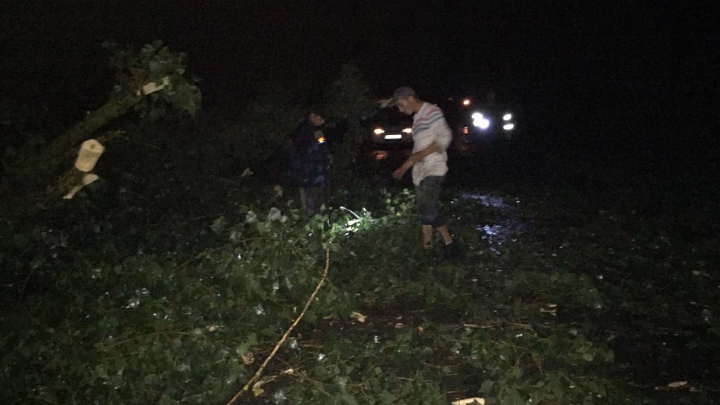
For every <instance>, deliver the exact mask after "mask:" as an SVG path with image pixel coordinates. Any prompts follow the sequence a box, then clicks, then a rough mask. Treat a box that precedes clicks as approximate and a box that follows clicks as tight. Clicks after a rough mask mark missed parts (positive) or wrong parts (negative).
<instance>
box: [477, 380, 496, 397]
mask: <svg viewBox="0 0 720 405" xmlns="http://www.w3.org/2000/svg"><path fill="white" fill-rule="evenodd" d="M494 385H495V382H494V381H492V380H485V381H483V383H482V385H481V386H480V392H482V393H483V394H489V393H490V391H492V388H493V386H494Z"/></svg>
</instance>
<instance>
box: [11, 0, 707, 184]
mask: <svg viewBox="0 0 720 405" xmlns="http://www.w3.org/2000/svg"><path fill="white" fill-rule="evenodd" d="M711 4H712V2H665V1H657V2H641V1H617V2H584V1H581V2H577V1H556V2H550V1H524V0H515V1H511V0H506V1H499V0H498V1H452V0H450V1H424V2H414V1H378V0H370V1H364V2H358V1H342V0H339V1H317V2H290V1H277V0H276V1H273V0H262V1H243V2H240V1H229V0H222V1H221V0H209V1H202V2H197V1H168V0H157V1H78V0H70V1H62V2H61V1H37V0H25V1H3V2H2V5H1V6H0V27H2V28H1V29H0V41H1V46H2V49H3V54H4V55H3V58H2V59H1V60H0V71H2V75H1V76H2V77H1V79H0V80H1V82H0V88H1V89H2V98H3V99H4V101H5V102H6V103H8V102H9V103H13V104H17V105H22V106H25V107H26V108H30V109H32V110H33V111H36V112H37V113H38V114H41V115H40V117H41V119H43V120H46V121H47V122H52V123H56V125H58V127H59V128H63V127H64V126H67V125H70V124H72V123H74V122H76V121H77V119H78V118H80V117H82V115H83V114H84V113H85V111H86V110H91V109H94V108H97V107H98V106H100V105H102V104H103V103H104V102H105V101H106V100H107V97H108V94H109V91H110V89H111V87H112V84H113V77H112V74H113V72H112V71H111V70H110V68H109V67H108V55H107V54H106V53H105V52H104V51H103V50H102V48H101V44H102V43H103V42H104V41H106V40H109V39H112V40H114V41H115V42H117V43H118V44H120V45H130V44H134V45H136V46H141V45H143V44H145V43H149V42H151V41H153V40H155V39H161V40H163V41H164V42H165V43H167V44H168V45H170V47H171V49H173V50H176V51H183V52H186V53H187V54H188V57H189V67H190V70H191V71H192V72H193V73H194V74H195V75H197V76H198V77H200V78H201V79H202V82H201V84H200V86H201V89H202V90H203V97H204V107H205V108H206V109H208V110H215V111H222V112H223V113H224V114H225V115H232V114H233V113H235V112H236V111H238V110H239V107H240V106H242V105H243V104H244V103H246V102H248V101H249V100H252V99H253V98H254V97H255V96H257V95H258V94H262V93H266V92H269V91H273V90H278V89H283V88H285V87H287V86H304V87H305V88H307V89H310V91H313V89H314V90H315V91H317V89H320V88H321V87H322V85H323V84H324V83H326V82H327V81H328V80H331V79H332V78H333V77H335V75H336V74H337V72H338V69H339V67H340V65H342V64H343V63H347V62H354V63H357V64H358V66H359V67H360V68H361V70H362V72H363V73H364V75H365V77H366V78H367V79H368V81H369V83H370V84H371V86H372V88H373V91H374V92H375V93H376V95H377V96H388V95H390V94H391V93H392V91H393V89H394V88H396V87H397V86H400V85H410V86H412V87H414V88H415V89H416V90H417V91H418V92H419V93H420V94H421V95H422V96H423V97H424V98H426V99H427V100H429V101H436V100H440V99H442V98H444V97H448V96H459V95H465V94H469V95H482V94H485V92H486V91H487V90H488V89H490V88H492V89H493V90H495V91H496V92H497V93H498V97H499V98H500V99H501V100H505V101H512V102H513V103H514V104H515V105H517V106H519V108H520V109H521V111H522V114H523V119H524V121H525V123H524V127H525V129H526V130H525V131H524V132H523V137H524V138H523V140H524V142H525V143H524V145H525V146H524V147H525V149H526V150H527V151H532V153H531V154H530V155H533V156H529V155H528V156H526V157H527V158H528V159H529V160H528V161H530V160H532V159H533V158H534V159H537V158H539V156H544V155H546V154H547V153H549V152H547V153H546V151H551V150H552V151H554V153H556V159H559V163H557V164H558V165H559V166H565V167H567V165H573V164H583V165H591V166H592V165H596V166H597V167H598V168H604V169H607V168H608V167H623V166H624V165H625V164H626V163H627V162H628V161H634V162H638V161H643V162H645V166H643V167H644V168H645V169H646V170H658V171H662V170H669V169H668V168H669V167H672V170H676V171H683V170H690V171H691V172H692V173H694V174H693V176H698V175H702V173H712V172H714V171H717V170H716V169H717V159H718V155H717V144H718V142H717V138H718V131H717V128H718V126H717V124H718V109H719V108H718V105H717V99H718V95H719V93H720V91H719V90H718V89H719V88H720V86H718V72H719V71H720V69H719V68H720V56H719V54H720V52H718V50H719V49H720V40H719V38H720V35H719V34H720V32H718V31H719V30H718V28H717V27H718V24H717V16H718V14H717V13H716V12H715V9H714V8H713V7H711ZM558 151H563V152H562V153H561V152H558ZM670 163H672V164H670ZM630 166H632V165H630ZM630 166H626V167H630Z"/></svg>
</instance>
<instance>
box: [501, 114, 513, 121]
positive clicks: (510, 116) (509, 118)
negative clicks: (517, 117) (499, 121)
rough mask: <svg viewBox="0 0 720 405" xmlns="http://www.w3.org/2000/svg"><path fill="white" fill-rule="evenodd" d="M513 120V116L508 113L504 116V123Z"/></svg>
mask: <svg viewBox="0 0 720 405" xmlns="http://www.w3.org/2000/svg"><path fill="white" fill-rule="evenodd" d="M511 119H512V114H510V113H507V114H505V115H503V121H510V120H511Z"/></svg>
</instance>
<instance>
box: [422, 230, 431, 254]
mask: <svg viewBox="0 0 720 405" xmlns="http://www.w3.org/2000/svg"><path fill="white" fill-rule="evenodd" d="M422 236H423V248H425V249H431V248H432V236H433V227H432V225H423V226H422Z"/></svg>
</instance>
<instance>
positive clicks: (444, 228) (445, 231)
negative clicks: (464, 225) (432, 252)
mask: <svg viewBox="0 0 720 405" xmlns="http://www.w3.org/2000/svg"><path fill="white" fill-rule="evenodd" d="M437 230H438V232H439V233H440V236H442V238H443V242H445V244H446V245H449V244H451V243H452V241H453V239H452V236H450V231H448V227H447V225H443V226H441V227H439V228H438V229H437Z"/></svg>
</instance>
